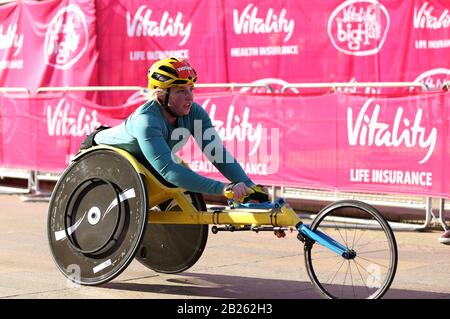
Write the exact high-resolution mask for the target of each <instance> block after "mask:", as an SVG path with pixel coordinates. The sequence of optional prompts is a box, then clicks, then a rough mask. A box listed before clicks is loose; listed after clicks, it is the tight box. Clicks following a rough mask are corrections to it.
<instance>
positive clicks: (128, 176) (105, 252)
mask: <svg viewBox="0 0 450 319" xmlns="http://www.w3.org/2000/svg"><path fill="white" fill-rule="evenodd" d="M146 201H147V199H146V190H145V184H144V182H143V179H142V177H141V176H140V175H139V174H138V173H137V172H136V171H135V169H134V168H133V166H132V165H131V164H130V162H129V161H128V160H127V159H126V158H124V157H123V156H122V155H120V154H118V153H116V152H114V151H112V150H104V149H101V150H95V151H92V152H89V153H87V154H85V155H84V156H82V157H81V158H79V159H77V160H76V161H75V162H74V163H72V164H71V165H70V166H69V167H68V168H67V169H66V170H65V171H64V173H63V174H62V176H61V178H60V179H59V181H58V183H57V184H56V186H55V189H54V190H53V193H52V197H51V200H50V205H49V212H48V240H49V244H50V250H51V253H52V256H53V259H54V261H55V263H56V265H57V266H58V268H59V270H60V271H61V272H62V273H63V274H64V276H66V277H67V278H69V279H70V280H72V281H73V282H75V283H78V284H83V285H97V284H101V283H104V282H107V281H109V280H111V279H113V278H114V277H116V276H117V275H119V274H120V273H121V272H122V271H123V270H124V269H125V268H126V267H127V266H128V265H129V263H130V262H131V261H132V260H133V258H134V254H135V252H136V249H137V247H138V246H139V244H140V241H141V239H142V236H143V234H144V231H145V227H146V225H147V204H146Z"/></svg>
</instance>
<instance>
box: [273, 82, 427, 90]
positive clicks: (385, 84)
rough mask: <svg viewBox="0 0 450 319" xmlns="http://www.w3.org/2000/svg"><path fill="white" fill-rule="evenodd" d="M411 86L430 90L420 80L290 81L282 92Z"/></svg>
mask: <svg viewBox="0 0 450 319" xmlns="http://www.w3.org/2000/svg"><path fill="white" fill-rule="evenodd" d="M400 87H405V88H411V87H418V88H421V89H422V90H424V91H426V90H428V89H429V88H428V86H427V85H426V84H424V83H420V82H358V83H350V82H329V83H326V82H323V83H289V84H285V85H284V86H283V87H282V89H281V92H286V90H287V89H327V88H331V89H333V90H336V88H400Z"/></svg>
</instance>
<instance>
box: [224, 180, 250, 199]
mask: <svg viewBox="0 0 450 319" xmlns="http://www.w3.org/2000/svg"><path fill="white" fill-rule="evenodd" d="M230 191H231V192H232V193H233V199H234V200H239V199H241V198H242V197H244V196H247V195H248V194H249V193H250V190H249V188H248V187H247V185H245V184H244V183H242V182H241V183H236V184H233V183H231V184H228V185H225V187H224V189H223V194H224V195H225V196H226V197H227V195H226V193H228V192H230Z"/></svg>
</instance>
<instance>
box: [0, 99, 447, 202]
mask: <svg viewBox="0 0 450 319" xmlns="http://www.w3.org/2000/svg"><path fill="white" fill-rule="evenodd" d="M197 101H198V102H199V103H200V104H201V105H202V106H203V107H204V108H205V109H206V110H207V112H208V113H209V114H210V117H211V119H212V122H213V124H214V126H215V127H216V129H217V131H218V133H219V135H220V136H221V137H222V139H223V142H224V144H225V146H226V147H227V149H228V150H229V151H230V152H231V153H232V154H234V156H236V158H237V159H238V160H239V162H240V163H241V164H242V165H243V167H244V170H245V171H246V172H247V173H248V174H249V176H250V177H251V178H252V179H253V180H254V181H256V182H258V183H262V184H275V185H284V186H294V187H310V188H319V189H339V190H352V191H367V192H381V193H385V192H391V193H408V194H426V195H431V196H441V197H450V189H449V186H448V181H449V180H450V172H449V170H448V168H447V166H448V165H447V163H448V159H449V155H450V154H449V147H448V142H449V136H450V131H449V120H450V117H449V112H448V111H447V110H448V105H449V103H450V93H442V92H440V93H438V92H434V93H427V94H420V95H415V96H413V95H411V96H409V97H376V98H374V97H373V96H355V95H349V94H327V95H317V96H310V97H300V96H280V95H252V94H215V95H198V96H197ZM0 103H1V104H2V105H4V107H3V108H2V111H1V112H0V116H1V118H0V123H1V141H2V143H1V145H0V147H1V149H0V154H1V158H0V166H1V167H10V168H28V169H35V170H41V171H55V172H60V171H62V170H63V169H64V168H65V167H66V166H67V164H68V163H69V160H70V158H71V157H72V156H73V155H74V154H75V153H76V152H77V150H78V147H79V144H80V142H81V140H82V139H83V138H84V136H85V135H87V134H88V133H89V132H91V131H92V130H93V129H94V128H96V127H97V126H99V125H100V124H107V125H116V124H118V123H119V122H121V121H122V120H123V119H124V118H125V117H126V116H127V115H128V114H130V113H131V112H132V111H133V110H134V109H135V108H136V107H137V106H138V105H139V104H140V103H142V101H141V102H136V103H134V104H127V105H122V106H120V107H113V108H111V107H100V106H98V105H96V104H94V103H92V102H88V101H86V100H82V99H79V98H77V97H76V96H73V95H48V96H42V97H39V98H34V99H26V98H20V97H15V98H13V97H9V98H7V97H4V96H3V97H1V99H0ZM24 128H26V129H24ZM200 132H201V130H200ZM200 134H201V133H200ZM206 139H207V138H206ZM24 145H26V146H25V147H24ZM180 155H181V157H182V158H183V159H184V160H185V161H187V162H188V163H189V164H190V166H191V168H192V169H193V170H194V171H197V172H199V173H200V174H202V175H206V176H210V177H213V178H217V179H221V180H224V179H223V177H222V176H221V175H220V173H218V172H217V171H216V170H215V168H214V167H213V166H212V165H211V164H210V163H209V161H208V160H206V159H205V158H204V157H203V154H202V153H201V151H200V150H199V149H198V147H197V145H194V144H193V143H191V144H187V145H186V147H185V148H184V149H183V150H182V151H181V152H180Z"/></svg>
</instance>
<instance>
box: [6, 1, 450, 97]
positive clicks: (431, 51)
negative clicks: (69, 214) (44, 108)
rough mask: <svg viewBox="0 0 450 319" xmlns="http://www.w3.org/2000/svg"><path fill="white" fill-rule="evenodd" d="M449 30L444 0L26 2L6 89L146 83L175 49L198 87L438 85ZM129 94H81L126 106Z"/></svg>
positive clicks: (15, 11) (15, 19)
mask: <svg viewBox="0 0 450 319" xmlns="http://www.w3.org/2000/svg"><path fill="white" fill-rule="evenodd" d="M449 30H450V6H449V4H448V2H447V1H442V0H407V1H404V0H391V1H375V0H346V1H337V0H336V1H325V2H323V3H320V5H319V4H317V3H316V2H314V1H300V0H281V1H276V2H273V1H268V0H257V1H252V2H248V1H247V2H246V1H238V0H229V1H224V0H176V1H170V2H162V1H159V2H157V1H151V2H148V1H144V0H134V1H125V0H120V1H107V0H97V1H95V2H92V1H88V0H50V1H19V2H12V3H9V4H5V5H2V6H0V86H9V87H11V86H19V87H27V88H28V89H30V90H31V91H32V92H33V91H34V90H35V89H36V88H37V87H40V86H65V85H69V86H79V85H81V86H85V85H114V86H115V85H127V86H128V85H133V86H134V85H138V86H142V87H144V86H146V83H147V77H146V72H147V69H148V68H149V66H150V65H151V64H152V63H153V62H154V61H155V60H157V59H160V58H163V57H168V56H177V57H181V58H187V59H189V60H190V62H191V63H192V65H193V66H194V67H195V68H196V69H197V71H198V73H199V83H216V82H264V83H270V84H272V85H274V86H275V87H276V88H279V86H281V85H283V84H285V83H286V82H290V83H292V82H367V81H419V82H423V83H426V84H427V85H429V86H433V87H439V86H440V85H441V84H442V83H444V82H445V81H447V80H450V60H449V59H448V57H449V56H450V36H449V34H450V33H449ZM343 91H347V92H353V91H356V90H355V89H347V90H343ZM359 91H363V92H365V93H369V92H370V93H384V91H381V90H380V89H374V88H366V89H362V90H359ZM133 93H134V92H126V93H122V92H120V93H102V99H101V100H96V97H97V96H96V95H94V94H85V96H87V97H88V98H89V99H91V100H95V101H96V102H100V103H101V104H103V105H120V104H123V103H125V101H126V100H127V99H128V98H130V97H131V96H133Z"/></svg>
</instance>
